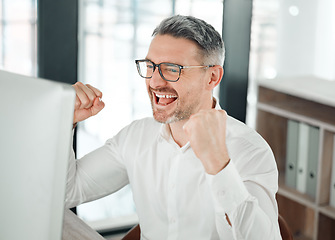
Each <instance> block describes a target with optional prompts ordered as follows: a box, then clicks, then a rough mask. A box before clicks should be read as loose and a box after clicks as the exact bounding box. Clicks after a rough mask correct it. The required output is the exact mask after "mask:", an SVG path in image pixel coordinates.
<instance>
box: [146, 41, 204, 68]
mask: <svg viewBox="0 0 335 240" xmlns="http://www.w3.org/2000/svg"><path fill="white" fill-rule="evenodd" d="M147 59H149V60H151V61H153V62H154V63H156V64H158V63H161V62H171V63H176V64H180V65H188V64H199V63H200V49H199V47H198V45H197V44H196V43H195V42H193V41H191V40H188V39H185V38H176V37H173V36H171V35H156V36H155V37H154V38H153V39H152V41H151V44H150V46H149V50H148V54H147Z"/></svg>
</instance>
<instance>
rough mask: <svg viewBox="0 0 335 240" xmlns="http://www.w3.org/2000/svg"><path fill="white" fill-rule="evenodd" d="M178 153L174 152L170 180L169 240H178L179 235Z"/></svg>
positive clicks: (168, 204)
mask: <svg viewBox="0 0 335 240" xmlns="http://www.w3.org/2000/svg"><path fill="white" fill-rule="evenodd" d="M178 158H179V157H178V153H177V152H176V151H174V152H173V156H172V158H171V168H170V173H169V179H168V199H167V217H168V221H169V228H168V232H169V234H168V239H169V240H172V239H176V236H177V235H176V233H177V227H178V225H177V219H178V215H177V214H178V212H177V192H176V191H177V189H176V181H177V176H178V165H179V161H178V160H179V159H178Z"/></svg>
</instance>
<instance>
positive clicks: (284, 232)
mask: <svg viewBox="0 0 335 240" xmlns="http://www.w3.org/2000/svg"><path fill="white" fill-rule="evenodd" d="M278 222H279V229H280V235H281V236H282V239H283V240H293V236H292V233H291V231H290V228H289V227H288V225H287V223H286V221H285V219H284V218H283V217H282V216H280V215H279V216H278ZM140 238H141V229H140V225H138V224H137V225H136V226H134V227H133V228H132V229H130V230H129V232H128V233H127V234H126V235H125V236H124V237H123V238H122V240H140Z"/></svg>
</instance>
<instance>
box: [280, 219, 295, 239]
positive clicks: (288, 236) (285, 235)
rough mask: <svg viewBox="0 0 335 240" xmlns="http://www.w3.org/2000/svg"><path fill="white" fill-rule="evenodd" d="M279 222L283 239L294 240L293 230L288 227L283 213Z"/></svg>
mask: <svg viewBox="0 0 335 240" xmlns="http://www.w3.org/2000/svg"><path fill="white" fill-rule="evenodd" d="M278 222H279V229H280V235H281V237H282V239H283V240H293V236H292V233H291V230H290V228H289V227H288V224H287V222H286V221H285V219H284V218H283V217H282V216H281V215H279V216H278Z"/></svg>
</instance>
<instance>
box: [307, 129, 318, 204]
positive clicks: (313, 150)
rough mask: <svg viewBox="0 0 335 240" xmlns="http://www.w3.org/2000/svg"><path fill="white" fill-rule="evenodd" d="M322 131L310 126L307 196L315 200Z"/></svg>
mask: <svg viewBox="0 0 335 240" xmlns="http://www.w3.org/2000/svg"><path fill="white" fill-rule="evenodd" d="M319 140H320V129H319V128H318V127H314V126H309V136H308V160H307V179H306V194H307V195H309V196H310V197H312V198H314V199H315V196H316V183H317V172H318V162H319Z"/></svg>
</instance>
